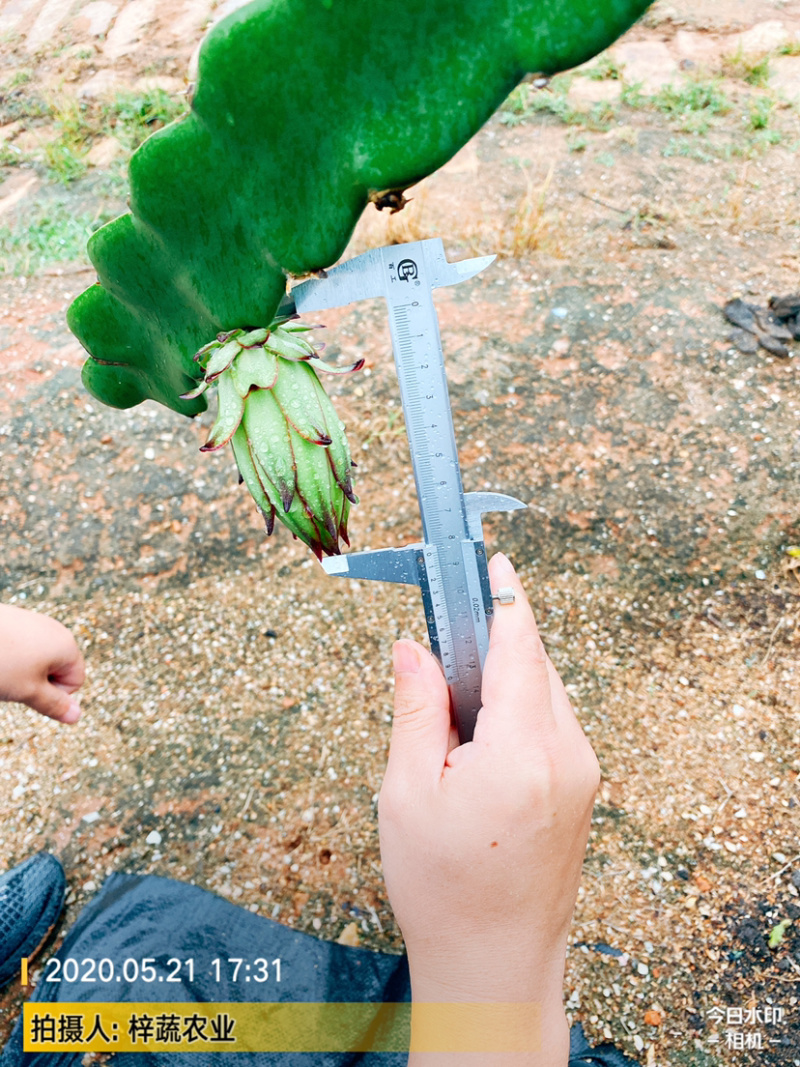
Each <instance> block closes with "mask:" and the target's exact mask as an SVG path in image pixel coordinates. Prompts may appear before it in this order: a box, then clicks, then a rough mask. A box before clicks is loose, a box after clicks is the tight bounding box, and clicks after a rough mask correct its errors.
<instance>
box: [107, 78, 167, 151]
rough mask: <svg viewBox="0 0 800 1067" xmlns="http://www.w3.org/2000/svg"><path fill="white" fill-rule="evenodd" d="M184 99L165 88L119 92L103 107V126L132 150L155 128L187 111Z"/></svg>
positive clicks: (164, 124) (108, 132)
mask: <svg viewBox="0 0 800 1067" xmlns="http://www.w3.org/2000/svg"><path fill="white" fill-rule="evenodd" d="M186 111H187V104H186V101H185V100H184V99H178V100H176V99H175V98H174V97H171V96H170V95H169V93H165V92H164V90H163V89H151V90H147V91H146V92H141V93H119V94H118V95H117V97H116V99H115V100H114V102H113V103H112V104H109V105H106V106H105V107H104V108H103V127H104V132H105V133H106V134H113V135H114V136H115V137H116V138H117V140H118V141H120V143H121V144H123V145H124V146H125V148H127V149H128V150H129V151H131V152H132V151H133V150H134V149H136V148H138V147H139V145H140V144H141V143H142V141H144V140H146V138H148V137H149V136H150V134H151V133H153V132H154V131H155V130H158V129H160V128H161V127H162V126H166V125H167V124H168V123H170V122H174V121H175V119H178V118H180V117H181V115H184V114H186Z"/></svg>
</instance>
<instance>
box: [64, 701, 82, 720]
mask: <svg viewBox="0 0 800 1067" xmlns="http://www.w3.org/2000/svg"><path fill="white" fill-rule="evenodd" d="M80 717H81V706H80V704H79V703H78V701H77V700H74V699H73V700H70V702H69V707H68V708H67V711H66V714H65V715H64V718H63V719H62V720H61V721H62V722H66V723H74V722H77V721H78V719H79V718H80Z"/></svg>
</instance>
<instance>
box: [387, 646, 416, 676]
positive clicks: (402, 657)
mask: <svg viewBox="0 0 800 1067" xmlns="http://www.w3.org/2000/svg"><path fill="white" fill-rule="evenodd" d="M392 663H393V664H394V670H395V674H419V653H418V652H417V650H416V648H415V647H414V645H412V644H411V643H410V642H409V641H395V643H394V646H393V647H392Z"/></svg>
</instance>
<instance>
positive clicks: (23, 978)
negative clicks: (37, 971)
mask: <svg viewBox="0 0 800 1067" xmlns="http://www.w3.org/2000/svg"><path fill="white" fill-rule="evenodd" d="M20 982H21V983H22V985H27V984H28V957H27V956H23V957H22V974H21V975H20Z"/></svg>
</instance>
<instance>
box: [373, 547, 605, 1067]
mask: <svg viewBox="0 0 800 1067" xmlns="http://www.w3.org/2000/svg"><path fill="white" fill-rule="evenodd" d="M489 574H490V578H491V581H492V586H493V588H495V589H496V588H497V587H499V586H511V587H512V588H513V589H514V593H515V596H516V600H515V603H514V604H513V605H504V606H501V607H499V608H498V609H497V611H496V614H495V617H494V622H493V625H492V631H491V640H490V645H489V652H488V655H487V658H486V664H485V669H484V673H483V693H482V695H483V707H482V709H481V711H480V714H479V716H478V721H477V725H476V728H475V735H474V738H473V740H472V741H471V742H468V743H467V744H464V745H461V746H458V741H457V738H456V736H455V731H454V730H452V728H451V724H450V714H449V695H448V690H447V685H446V683H445V680H444V677H443V675H442V671H441V668H440V667H439V665H438V663H437V662H436V660H435V659H434V658H433V656H432V655H431V654H430V653H429V652H427V651H426V650H425V649H424V648H423V647H422V646H420V645H417V644H416V643H415V642H412V641H400V642H398V643H397V644H396V645H395V648H394V659H395V672H396V673H395V715H394V723H393V727H392V739H391V749H390V752H389V762H388V766H387V769H386V775H385V778H384V781H383V786H382V789H381V794H380V802H379V825H380V836H381V853H382V859H383V869H384V875H385V879H386V887H387V890H388V893H389V900H390V902H391V905H392V908H393V910H394V913H395V917H396V919H397V922H398V924H399V926H400V929H401V930H402V932H403V937H404V938H405V942H406V948H407V950H408V958H409V966H410V970H411V983H412V999H413V1000H414V1001H434V1002H453V1001H462V1000H464V1001H485V1002H488V1001H493V1002H509V1003H510V1002H514V1003H520V1002H526V1003H529V1004H533V1003H536V1004H538V1005H539V1006H540V1011H541V1016H540V1019H541V1035H542V1044H541V1051H540V1053H539V1054H538V1057H539V1058H537V1056H536V1054H535V1055H534V1057H533V1058H530V1057H528V1058H526V1059H524V1060H523V1061H521V1060H519V1059H510V1060H506V1059H502V1057H501V1058H497V1059H496V1060H491V1061H490V1060H487V1058H486V1056H485V1055H483V1058H482V1062H483V1063H484V1064H487V1065H488V1063H490V1062H491V1063H495V1062H497V1063H506V1062H509V1063H520V1062H524V1063H526V1064H528V1063H531V1064H533V1063H536V1064H539V1063H541V1064H545V1063H546V1064H547V1065H548V1067H553V1065H555V1064H556V1063H560V1062H563V1063H566V1060H567V1057H568V1044H569V1041H568V1031H567V1026H566V1019H565V1016H564V1011H563V1006H562V987H563V975H564V961H565V954H566V940H567V932H568V929H569V924H570V921H571V917H572V912H573V908H574V905H575V899H576V896H577V891H578V884H579V881H580V875H581V865H582V862H583V855H584V851H585V849H586V842H587V840H588V835H589V828H590V824H591V813H592V805H593V802H594V796H595V793H596V791H597V786H598V784H599V767H598V763H597V759H596V757H595V755H594V752H593V751H592V748H591V746H590V744H589V742H588V740H587V739H586V737H585V735H584V733H583V730H582V729H581V727H580V725H579V723H578V721H577V719H576V718H575V715H574V712H573V711H572V708H571V706H570V702H569V699H568V697H567V695H566V692H565V691H564V686H563V685H562V683H561V679H560V678H559V677H558V674H557V673H556V671H555V668H554V667H553V665H552V663H551V662H550V660H549V658H548V657H547V654H546V652H545V650H544V646H543V645H542V642H541V639H540V637H539V634H538V631H537V629H536V623H535V621H534V618H533V613H532V612H531V609H530V606H529V605H528V601H527V598H526V596H525V593H524V590H523V589H522V586H521V584H520V582H519V579H518V578H517V576H516V573H515V572H514V569H513V567H512V566H511V563H510V562H509V561H508V560H507V559H506V557H505V556H502V555H496V556H495V557H494V558H493V559H492V561H491V563H490V565H489ZM412 1018H413V1016H412ZM515 1055H516V1054H515ZM462 1059H463V1057H462ZM409 1062H410V1063H414V1064H416V1063H419V1064H422V1063H425V1064H427V1063H429V1062H430V1063H434V1062H438V1060H437V1059H428V1058H420V1059H418V1060H417V1059H415V1058H414V1055H413V1054H412V1059H411V1060H410V1061H409ZM443 1062H445V1061H443ZM446 1062H448V1063H449V1062H450V1061H449V1060H447V1061H446Z"/></svg>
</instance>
